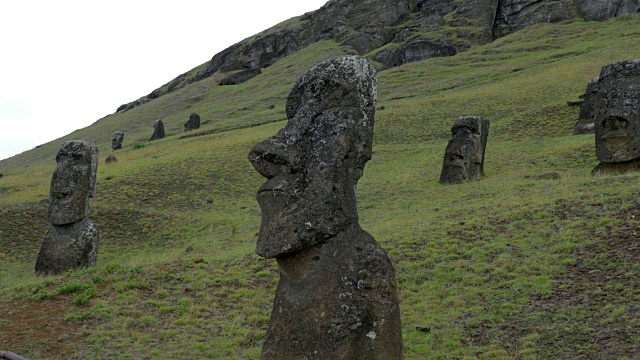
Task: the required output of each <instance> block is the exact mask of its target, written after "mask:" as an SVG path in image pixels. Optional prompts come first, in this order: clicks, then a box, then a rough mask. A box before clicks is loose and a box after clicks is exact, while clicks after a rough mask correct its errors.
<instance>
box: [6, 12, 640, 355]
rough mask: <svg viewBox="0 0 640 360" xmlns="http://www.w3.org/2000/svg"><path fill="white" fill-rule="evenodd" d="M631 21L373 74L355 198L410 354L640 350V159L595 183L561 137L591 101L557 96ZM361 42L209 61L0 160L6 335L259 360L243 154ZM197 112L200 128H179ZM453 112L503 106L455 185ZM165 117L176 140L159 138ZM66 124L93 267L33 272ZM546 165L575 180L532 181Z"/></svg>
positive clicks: (615, 53)
mask: <svg viewBox="0 0 640 360" xmlns="http://www.w3.org/2000/svg"><path fill="white" fill-rule="evenodd" d="M639 23H640V18H638V16H627V17H622V18H618V19H616V20H611V21H607V22H602V23H593V22H575V23H572V24H564V25H560V24H538V25H534V26H531V27H527V28H526V29H523V30H521V31H519V32H517V33H514V34H511V35H508V36H505V37H502V38H500V39H498V40H496V41H494V42H492V43H490V44H485V45H481V46H476V47H473V48H471V49H470V50H468V51H466V52H463V53H459V54H458V55H456V56H453V57H448V58H434V59H429V60H426V61H421V62H415V63H411V64H406V65H403V66H400V67H396V68H393V69H389V70H386V71H382V72H380V73H379V107H380V109H379V110H378V112H377V115H376V129H375V139H374V151H375V153H374V156H373V159H372V160H371V161H370V162H369V163H368V164H367V167H366V169H365V176H364V177H363V179H362V180H361V181H360V186H359V188H358V190H359V191H358V195H359V204H358V205H359V212H360V218H361V224H362V226H363V228H364V229H366V230H367V231H368V232H370V233H371V234H372V235H373V236H374V237H375V238H376V239H377V240H378V241H379V242H380V243H381V244H382V245H383V246H384V247H385V248H386V249H387V250H388V251H389V255H390V257H391V258H392V260H393V261H394V265H395V267H396V271H397V274H398V282H399V292H400V297H401V311H402V321H403V337H404V341H405V348H406V358H407V359H451V358H460V359H462V358H486V359H498V358H523V359H534V358H543V359H548V358H554V359H575V358H584V359H588V358H605V359H616V358H625V357H626V358H633V357H634V356H635V354H637V353H638V351H640V330H639V329H640V323H639V321H640V320H639V319H640V308H638V305H637V304H638V303H639V300H640V292H639V290H638V289H640V286H639V285H640V284H638V277H637V274H638V271H639V270H640V268H639V266H640V265H638V264H640V262H639V261H640V252H639V251H638V245H637V239H638V234H639V233H640V222H639V219H640V217H639V216H638V215H640V213H639V210H640V202H639V201H638V198H639V195H640V190H639V188H638V186H637V184H638V181H639V180H640V174H629V175H621V176H597V177H592V176H591V175H590V170H591V168H592V167H593V166H594V165H595V164H596V163H597V161H596V159H595V150H594V144H593V138H592V136H589V135H582V136H570V134H571V130H572V127H573V124H574V122H575V121H576V120H577V115H578V114H577V109H576V108H571V107H567V106H566V101H571V100H576V99H577V98H578V96H579V95H581V93H582V92H583V91H584V89H585V87H586V84H587V82H588V80H589V79H591V78H592V77H594V76H596V75H597V74H598V73H599V69H600V67H601V66H602V65H603V64H605V63H608V62H612V61H619V60H625V59H631V58H639V57H640V49H639V48H638V46H637V44H638V41H639V40H640V27H639V26H638V24H639ZM352 52H353V49H352V48H351V47H347V46H341V45H339V44H338V43H336V42H335V41H332V40H326V41H319V42H316V43H314V44H311V45H309V46H308V47H305V48H304V49H302V50H300V51H298V52H296V53H295V54H292V55H290V56H288V57H285V58H283V59H281V60H279V61H277V62H276V63H274V64H273V65H271V66H269V67H268V68H265V69H263V72H262V74H261V75H260V76H257V77H255V78H253V79H251V80H250V81H248V82H246V83H243V84H241V85H237V86H224V87H221V86H217V82H216V81H217V79H216V76H218V75H214V76H212V77H209V78H207V79H204V80H202V81H199V82H195V83H192V84H189V85H187V86H185V87H184V88H181V89H179V90H177V91H174V92H172V93H170V94H167V95H165V96H162V97H159V98H157V99H155V100H154V101H151V102H148V103H146V104H144V105H142V106H138V107H136V108H134V109H131V110H129V111H127V112H120V113H116V114H113V115H110V116H107V117H105V118H103V119H100V120H98V121H97V122H96V123H94V124H93V125H91V126H89V127H87V128H85V129H81V130H78V131H76V132H74V133H72V134H70V135H69V136H67V137H65V138H63V139H59V140H56V141H54V142H51V143H48V144H44V145H42V146H41V147H39V148H37V149H34V150H32V151H29V152H27V153H24V154H21V155H19V156H16V157H13V158H11V159H7V160H5V161H2V162H0V173H3V174H4V177H3V178H2V179H0V214H1V216H0V260H1V261H2V265H0V279H1V280H0V288H2V289H3V292H2V294H1V295H0V314H3V316H2V317H1V319H0V325H1V326H2V328H3V331H2V332H0V348H3V349H6V350H11V351H14V352H18V353H21V354H23V355H25V356H28V357H33V358H86V359H98V358H112V357H117V356H119V357H123V358H163V357H164V358H212V359H251V358H257V356H258V354H259V352H260V345H261V339H262V337H263V336H264V333H265V331H266V326H267V322H268V317H269V313H270V310H271V302H272V299H273V292H274V287H275V282H276V281H277V269H276V268H275V266H274V263H273V262H272V261H266V260H262V259H260V258H259V257H257V256H256V255H254V254H253V249H254V246H255V240H256V237H255V235H256V233H257V231H258V229H259V224H260V210H259V208H258V206H257V203H256V201H255V200H254V193H255V191H256V189H257V188H258V186H259V185H260V184H261V183H262V181H263V179H261V177H260V176H259V175H258V174H257V173H256V172H255V171H254V170H253V169H252V167H251V165H250V164H249V163H248V161H247V160H246V155H247V153H248V150H249V149H250V147H251V146H252V145H253V144H255V143H257V142H258V141H261V140H263V139H265V138H267V137H268V136H270V135H272V134H274V133H275V132H276V131H277V130H278V129H280V128H281V127H282V126H283V125H284V121H283V120H282V119H284V118H285V116H284V101H285V97H286V95H287V94H288V91H289V90H290V89H291V87H292V85H293V83H294V82H295V80H296V79H297V77H298V76H299V75H300V74H302V73H303V72H304V71H306V70H307V69H308V68H309V67H311V66H312V65H313V64H315V63H316V62H318V61H320V60H322V59H325V58H330V57H333V56H336V55H339V54H344V53H352ZM270 105H275V108H274V109H270ZM382 107H384V110H382ZM194 111H195V112H197V113H199V114H200V115H201V117H202V119H203V122H204V124H203V127H202V128H201V129H200V132H201V133H203V136H197V137H189V138H180V137H181V136H183V135H184V133H182V125H183V124H184V122H186V121H187V119H188V116H189V114H190V113H191V112H194ZM461 115H483V116H485V117H487V118H489V119H490V120H491V129H490V135H489V144H488V149H487V154H486V158H487V160H486V166H485V171H486V174H487V176H486V178H485V179H484V180H482V181H480V182H477V183H472V184H464V185H459V186H442V185H440V184H438V183H437V179H438V176H439V172H440V167H441V164H442V156H443V153H444V148H445V146H446V143H447V139H448V136H449V130H450V127H451V124H452V123H453V121H454V120H455V119H456V118H457V117H458V116H461ZM156 118H162V119H163V120H164V122H165V126H166V130H167V134H168V137H167V138H166V139H163V140H159V141H154V142H147V139H148V137H149V136H150V135H151V132H152V128H151V124H152V121H153V120H154V119H156ZM115 130H125V133H126V135H125V147H124V149H123V150H121V151H117V152H115V155H116V156H117V157H118V159H119V162H118V163H117V164H116V165H111V166H106V165H104V158H105V157H106V156H107V155H108V154H110V153H111V150H110V147H109V144H110V137H111V134H112V133H113V132H114V131H115ZM73 138H82V139H87V140H91V141H94V142H96V143H97V145H98V147H99V148H100V151H101V153H100V159H101V160H100V165H99V168H98V195H97V197H96V198H95V199H93V200H92V201H91V205H90V207H91V214H90V218H91V219H93V220H94V221H95V222H96V223H97V227H98V229H99V230H100V234H101V245H100V246H101V248H100V253H99V259H98V261H99V264H98V266H97V267H95V268H92V269H88V270H83V271H76V272H71V273H69V274H66V275H63V276H56V277H49V278H36V277H35V275H34V274H33V264H34V262H35V257H36V255H37V252H38V249H39V246H40V243H41V241H42V238H43V236H44V233H45V231H46V229H47V227H48V224H47V221H46V207H47V203H46V199H48V186H49V181H50V178H51V173H52V171H53V169H54V167H55V161H54V154H55V152H56V150H57V147H58V144H59V142H60V141H62V140H66V139H73ZM136 144H137V145H138V146H134V145H136ZM141 145H144V146H143V147H141ZM551 171H554V172H557V173H559V174H560V175H561V176H562V179H561V180H560V181H543V180H534V179H530V178H525V175H539V174H542V173H547V172H551ZM427 326H428V327H430V331H429V332H423V331H418V330H416V327H427ZM34 339H35V340H34Z"/></svg>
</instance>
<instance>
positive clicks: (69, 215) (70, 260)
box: [35, 140, 98, 275]
mask: <svg viewBox="0 0 640 360" xmlns="http://www.w3.org/2000/svg"><path fill="white" fill-rule="evenodd" d="M56 161H57V166H56V170H55V171H54V173H53V176H52V178H51V188H50V195H49V211H48V217H49V221H50V222H51V224H52V226H51V228H49V231H48V232H47V234H46V236H45V238H44V241H43V243H42V247H41V248H40V253H39V254H38V259H37V261H36V267H35V269H36V273H38V274H41V275H47V274H59V273H61V272H64V271H67V270H70V269H75V268H82V267H88V266H93V265H95V263H96V259H97V253H98V231H97V229H96V227H95V225H94V224H93V222H91V221H90V220H88V218H87V216H88V214H89V197H93V196H95V189H96V172H97V167H98V148H97V147H96V146H95V144H93V143H90V142H88V141H82V140H74V141H67V142H64V143H62V145H61V146H60V150H59V151H58V154H57V156H56Z"/></svg>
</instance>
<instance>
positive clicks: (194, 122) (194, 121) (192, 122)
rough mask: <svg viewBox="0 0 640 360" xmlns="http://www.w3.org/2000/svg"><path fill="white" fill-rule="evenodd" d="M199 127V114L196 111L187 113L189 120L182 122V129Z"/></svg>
mask: <svg viewBox="0 0 640 360" xmlns="http://www.w3.org/2000/svg"><path fill="white" fill-rule="evenodd" d="M197 129H200V115H198V114H196V113H191V115H189V121H187V122H186V123H185V124H184V131H185V132H187V131H192V130H197Z"/></svg>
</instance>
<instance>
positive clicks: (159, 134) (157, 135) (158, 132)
mask: <svg viewBox="0 0 640 360" xmlns="http://www.w3.org/2000/svg"><path fill="white" fill-rule="evenodd" d="M158 139H164V124H163V123H162V120H156V121H154V122H153V135H151V138H150V139H149V141H153V140H158Z"/></svg>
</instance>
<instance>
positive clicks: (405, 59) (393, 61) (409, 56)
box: [374, 40, 456, 68]
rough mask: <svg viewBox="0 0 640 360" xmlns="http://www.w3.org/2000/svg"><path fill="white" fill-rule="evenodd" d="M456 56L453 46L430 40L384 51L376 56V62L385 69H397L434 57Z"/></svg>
mask: <svg viewBox="0 0 640 360" xmlns="http://www.w3.org/2000/svg"><path fill="white" fill-rule="evenodd" d="M455 54H456V49H455V47H453V46H452V45H447V44H437V43H434V42H432V41H428V40H418V41H413V42H410V43H409V44H407V45H405V46H403V47H401V48H394V47H391V48H389V49H387V50H383V51H381V52H379V53H378V54H376V56H374V60H376V61H378V62H379V63H381V64H383V65H384V66H385V67H387V68H390V67H396V66H400V65H403V64H406V63H410V62H415V61H422V60H426V59H430V58H434V57H442V56H452V55H455Z"/></svg>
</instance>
